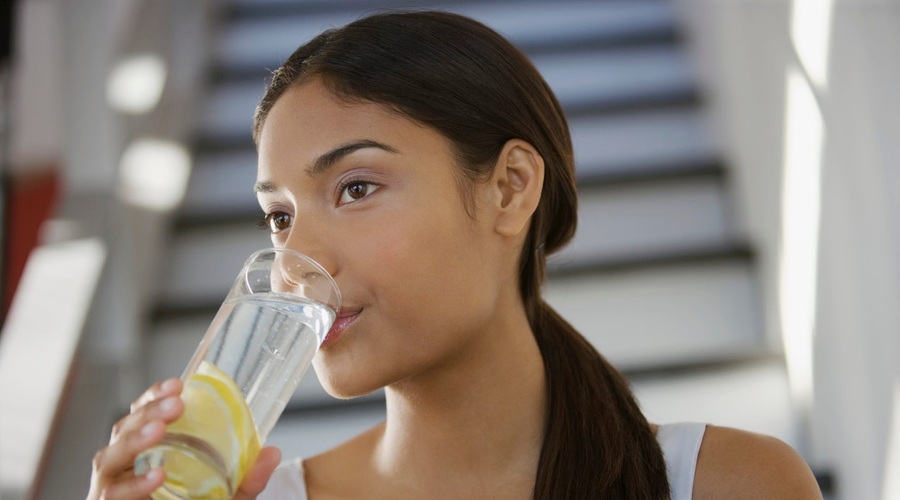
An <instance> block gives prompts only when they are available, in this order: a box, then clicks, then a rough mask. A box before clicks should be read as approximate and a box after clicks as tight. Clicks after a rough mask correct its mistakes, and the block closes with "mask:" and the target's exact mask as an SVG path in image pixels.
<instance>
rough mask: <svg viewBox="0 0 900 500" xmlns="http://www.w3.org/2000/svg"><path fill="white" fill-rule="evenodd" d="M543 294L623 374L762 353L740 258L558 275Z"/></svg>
mask: <svg viewBox="0 0 900 500" xmlns="http://www.w3.org/2000/svg"><path fill="white" fill-rule="evenodd" d="M544 296H545V298H546V300H547V302H548V303H549V304H550V305H551V306H553V307H554V308H555V309H556V310H557V311H558V312H559V313H560V314H561V315H562V316H563V317H564V318H566V319H567V320H568V321H569V322H570V323H571V324H572V326H574V327H575V328H576V329H577V330H579V331H580V332H581V333H582V334H583V335H584V336H585V337H586V338H587V339H588V340H589V341H590V342H591V343H592V344H593V345H595V346H596V347H597V348H598V349H599V350H600V351H601V352H603V353H604V354H606V355H607V357H608V358H609V359H610V361H611V362H613V363H614V364H615V365H616V366H618V367H620V368H621V369H623V370H628V371H635V370H645V369H651V368H653V367H657V366H671V365H678V364H690V363H703V362H710V361H715V360H722V359H737V358H742V357H744V356H746V355H748V354H752V353H757V354H759V353H764V352H766V351H768V350H769V348H768V346H767V345H766V341H765V339H764V337H763V325H762V324H760V322H761V320H760V318H761V311H760V306H759V304H757V300H756V297H757V289H756V284H755V283H754V278H753V270H752V264H751V263H750V262H748V261H746V260H745V259H724V260H721V261H710V262H702V263H695V264H685V265H674V266H661V267H655V268H652V269H639V270H631V271H629V272H623V273H606V274H583V275H576V276H569V277H560V278H556V279H551V280H549V281H548V283H547V285H546V290H545V293H544Z"/></svg>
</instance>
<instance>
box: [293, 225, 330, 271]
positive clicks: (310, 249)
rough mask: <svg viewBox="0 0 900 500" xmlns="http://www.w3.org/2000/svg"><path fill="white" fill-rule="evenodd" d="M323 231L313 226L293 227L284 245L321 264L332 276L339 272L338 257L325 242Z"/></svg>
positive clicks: (326, 239)
mask: <svg viewBox="0 0 900 500" xmlns="http://www.w3.org/2000/svg"><path fill="white" fill-rule="evenodd" d="M327 241H328V238H327V237H326V236H325V232H323V231H320V230H317V229H316V228H313V227H294V228H293V229H292V230H291V234H290V236H289V237H288V239H287V241H285V243H284V246H285V247H286V248H288V249H290V250H293V251H295V252H300V253H302V254H303V255H306V256H307V257H309V258H310V259H312V260H314V261H316V263H317V264H319V265H320V266H322V268H323V269H325V271H327V272H328V274H330V275H331V277H332V278H335V279H336V278H337V275H338V273H339V272H340V269H339V265H338V258H337V255H336V254H335V251H334V249H333V248H331V247H330V245H328V244H327V243H326V242H327Z"/></svg>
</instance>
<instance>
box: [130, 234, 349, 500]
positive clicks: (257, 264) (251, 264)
mask: <svg viewBox="0 0 900 500" xmlns="http://www.w3.org/2000/svg"><path fill="white" fill-rule="evenodd" d="M340 307H341V294H340V291H339V290H338V288H337V284H336V283H335V282H334V279H332V277H331V276H330V275H329V274H328V272H327V271H325V269H324V268H322V266H320V265H319V264H317V263H316V262H315V261H313V260H312V259H310V258H309V257H307V256H305V255H303V254H300V253H298V252H295V251H292V250H288V249H285V248H267V249H263V250H260V251H257V252H256V253H254V254H253V255H251V256H250V258H249V259H247V262H246V263H245V264H244V267H243V268H242V269H241V272H240V273H239V274H238V277H237V279H236V280H235V281H234V284H233V285H232V287H231V289H230V291H229V293H228V295H227V296H226V298H225V300H224V302H223V303H222V305H221V307H220V308H219V311H218V313H217V314H216V316H215V318H214V319H213V321H212V323H211V324H210V326H209V328H208V330H207V331H206V333H205V335H204V336H203V339H202V340H201V341H200V345H199V346H198V347H197V350H196V351H195V352H194V355H193V357H192V358H191V360H190V362H189V363H188V365H187V368H186V369H185V371H184V374H183V375H182V377H181V379H182V381H183V382H184V389H183V391H182V394H181V397H182V399H183V400H184V403H185V408H184V413H183V414H182V415H181V417H179V418H178V420H176V421H175V422H172V423H171V424H169V425H168V426H167V427H166V435H165V437H164V438H163V441H162V443H161V444H159V445H158V446H155V447H153V448H150V449H149V450H146V451H145V452H143V453H141V454H140V455H139V456H138V457H137V459H136V460H135V473H136V474H139V475H140V474H145V473H146V472H147V471H149V470H150V469H151V468H154V467H163V468H164V469H165V471H166V482H165V483H164V484H163V486H161V487H160V488H159V489H157V490H156V491H155V492H154V493H153V495H151V496H152V498H153V499H154V500H168V499H191V498H231V497H232V496H233V495H234V493H235V491H236V490H237V488H238V487H239V486H240V484H241V481H242V480H243V478H244V475H245V474H246V473H247V472H248V469H249V468H250V467H252V466H253V464H254V463H255V461H256V457H257V455H258V452H259V449H260V447H261V445H262V443H264V442H265V440H266V437H267V436H268V434H269V432H270V431H271V430H272V428H273V427H274V426H275V422H276V421H277V420H278V418H279V417H280V416H281V413H282V412H283V411H284V408H285V406H286V405H287V402H288V401H289V400H290V397H291V395H292V394H293V392H294V390H295V389H296V387H297V384H298V383H299V381H300V379H301V377H302V376H303V374H304V373H305V372H306V370H307V369H308V368H309V365H310V364H311V362H312V358H313V356H314V355H315V353H316V351H317V350H318V348H319V345H320V344H321V343H322V340H323V339H324V338H325V335H326V334H327V333H328V329H329V328H331V325H332V323H333V322H334V318H335V315H336V314H337V312H338V311H340Z"/></svg>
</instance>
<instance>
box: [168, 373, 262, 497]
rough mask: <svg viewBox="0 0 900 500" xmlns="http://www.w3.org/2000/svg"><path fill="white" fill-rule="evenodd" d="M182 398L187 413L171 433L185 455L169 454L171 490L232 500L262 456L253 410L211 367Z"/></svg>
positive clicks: (190, 380)
mask: <svg viewBox="0 0 900 500" xmlns="http://www.w3.org/2000/svg"><path fill="white" fill-rule="evenodd" d="M181 398H182V399H183V400H184V413H182V414H181V416H180V417H179V418H178V420H176V421H174V422H172V423H171V424H169V426H168V427H167V429H166V431H167V435H168V436H170V437H173V438H174V440H175V441H178V442H179V443H180V444H181V446H180V447H181V448H182V450H180V453H169V454H167V457H166V464H165V468H166V485H165V488H166V489H168V490H170V491H174V492H178V494H179V495H182V497H183V498H197V499H206V498H208V499H213V498H230V497H231V493H233V492H234V491H235V490H236V489H237V488H238V486H240V484H241V481H243V479H244V475H245V474H246V473H247V471H248V470H249V469H250V467H251V466H252V465H253V463H254V461H255V460H256V457H257V455H258V454H259V449H260V443H259V434H258V432H257V430H256V425H255V424H254V422H253V416H252V415H251V414H250V408H248V407H247V403H246V402H245V401H244V398H243V396H241V391H240V389H238V387H237V385H236V384H235V383H234V381H233V380H232V379H231V377H229V376H228V375H226V374H225V373H224V372H223V371H222V370H220V369H219V368H217V367H216V366H215V365H213V364H212V363H209V362H207V361H203V362H201V364H200V367H199V368H198V370H197V372H196V373H194V374H192V375H190V376H189V377H188V378H187V380H185V383H184V390H183V391H182V393H181ZM166 444H170V445H171V444H173V443H171V442H170V443H166ZM154 496H155V495H154Z"/></svg>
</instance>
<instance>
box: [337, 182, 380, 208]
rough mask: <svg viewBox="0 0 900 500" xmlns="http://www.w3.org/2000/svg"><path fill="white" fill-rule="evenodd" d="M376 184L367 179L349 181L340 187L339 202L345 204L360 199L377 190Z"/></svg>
mask: <svg viewBox="0 0 900 500" xmlns="http://www.w3.org/2000/svg"><path fill="white" fill-rule="evenodd" d="M378 187H379V186H378V185H377V184H375V183H372V182H367V181H350V182H348V183H346V184H344V185H343V186H342V187H341V198H340V200H339V203H340V204H341V205H346V204H347V203H353V202H354V201H357V200H361V199H363V198H365V197H366V196H368V195H370V194H372V193H373V192H375V191H376V190H378Z"/></svg>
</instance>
